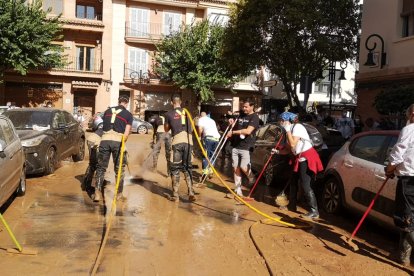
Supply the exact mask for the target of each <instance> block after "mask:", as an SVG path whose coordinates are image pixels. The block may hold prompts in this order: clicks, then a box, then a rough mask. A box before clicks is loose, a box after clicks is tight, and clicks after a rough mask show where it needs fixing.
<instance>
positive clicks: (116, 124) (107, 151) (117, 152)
mask: <svg viewBox="0 0 414 276" xmlns="http://www.w3.org/2000/svg"><path fill="white" fill-rule="evenodd" d="M132 121H133V117H132V114H131V113H130V112H129V111H128V110H126V109H125V107H123V106H122V105H119V106H116V107H112V108H108V109H107V110H106V111H105V113H104V115H103V131H104V133H103V135H102V140H101V143H100V145H99V154H98V168H97V170H96V184H95V189H99V191H101V192H102V189H103V183H104V179H105V172H106V169H107V168H108V165H109V159H110V157H111V155H112V159H113V161H114V169H115V179H117V174H118V166H119V161H120V160H119V157H120V156H121V142H122V135H123V134H124V132H125V127H126V126H127V125H132ZM123 159H124V160H123V162H122V169H121V180H120V183H119V188H118V194H121V193H122V192H123V188H124V171H125V165H126V162H127V160H126V154H124V158H123ZM98 199H99V198H98Z"/></svg>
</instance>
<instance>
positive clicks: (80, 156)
mask: <svg viewBox="0 0 414 276" xmlns="http://www.w3.org/2000/svg"><path fill="white" fill-rule="evenodd" d="M83 159H85V140H84V139H83V138H80V140H79V145H78V152H77V153H76V154H74V155H72V160H73V161H74V162H79V161H82V160H83Z"/></svg>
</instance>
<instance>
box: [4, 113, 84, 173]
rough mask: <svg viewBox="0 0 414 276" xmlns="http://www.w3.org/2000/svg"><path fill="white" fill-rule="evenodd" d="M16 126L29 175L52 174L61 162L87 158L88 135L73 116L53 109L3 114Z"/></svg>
mask: <svg viewBox="0 0 414 276" xmlns="http://www.w3.org/2000/svg"><path fill="white" fill-rule="evenodd" d="M3 115H5V116H7V117H8V118H9V119H10V120H11V121H12V122H13V124H14V127H15V128H16V131H17V134H18V135H19V137H20V140H21V143H22V145H23V147H24V152H25V155H26V173H27V174H38V173H44V174H51V173H53V172H54V171H55V168H56V166H57V164H58V162H59V161H60V160H63V159H65V158H68V157H72V159H73V161H75V162H76V161H81V160H83V159H84V157H85V132H84V131H83V130H82V127H81V126H80V124H79V122H77V121H76V120H75V118H73V116H72V114H70V113H69V112H67V111H65V110H59V109H54V108H24V109H12V110H8V111H6V112H4V113H3Z"/></svg>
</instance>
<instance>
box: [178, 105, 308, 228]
mask: <svg viewBox="0 0 414 276" xmlns="http://www.w3.org/2000/svg"><path fill="white" fill-rule="evenodd" d="M184 111H185V112H186V113H187V116H188V118H189V119H190V122H191V126H192V127H193V129H194V134H195V136H196V138H197V142H198V145H199V146H200V149H201V151H202V152H203V155H204V157H205V158H206V160H207V162H208V164H209V165H210V167H211V169H212V170H213V172H214V174H215V175H216V176H217V177H218V179H219V180H220V182H221V183H222V184H223V185H224V187H226V188H227V190H229V192H230V193H231V194H233V195H234V197H235V198H236V199H237V200H238V201H240V202H242V203H243V204H244V205H246V206H247V207H249V208H250V209H251V210H253V211H254V212H256V213H257V214H259V215H261V216H263V217H265V218H268V219H269V220H272V221H275V222H278V223H280V224H282V225H285V226H288V227H293V228H307V227H310V225H309V224H307V225H306V226H298V225H295V224H292V223H288V222H284V221H282V220H281V219H282V218H280V217H272V216H270V215H268V214H266V213H264V212H262V211H260V210H258V209H257V208H255V207H253V206H252V205H250V204H249V203H247V202H246V201H244V200H243V198H241V197H239V196H238V195H237V194H236V193H235V192H233V190H232V189H231V188H230V187H229V186H228V185H227V184H226V182H225V181H224V180H223V178H222V177H221V175H220V174H219V173H218V172H217V170H216V168H215V167H214V166H213V164H211V162H210V159H209V158H208V157H207V153H206V151H205V150H204V147H203V145H202V143H201V140H200V136H198V133H197V131H196V127H195V124H194V120H193V117H192V116H191V114H190V112H189V111H188V110H187V109H186V108H184Z"/></svg>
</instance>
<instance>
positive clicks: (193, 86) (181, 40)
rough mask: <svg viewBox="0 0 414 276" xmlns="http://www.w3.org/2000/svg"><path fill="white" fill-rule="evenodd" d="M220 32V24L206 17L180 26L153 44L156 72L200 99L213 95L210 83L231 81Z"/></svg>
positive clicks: (219, 83)
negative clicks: (223, 53) (179, 28)
mask: <svg viewBox="0 0 414 276" xmlns="http://www.w3.org/2000/svg"><path fill="white" fill-rule="evenodd" d="M223 35H224V28H223V27H221V26H219V25H216V24H210V23H209V22H208V21H207V20H203V21H201V22H198V23H195V24H192V25H187V26H184V27H183V30H182V31H180V32H176V33H173V34H172V35H170V36H167V37H165V38H164V39H163V40H162V41H161V42H160V43H159V44H157V45H156V47H157V51H158V53H157V55H156V57H155V59H156V66H155V71H156V73H157V74H159V75H160V76H161V78H162V79H163V80H165V81H167V82H171V83H173V84H175V85H177V86H178V87H180V88H181V89H189V90H191V91H193V92H194V93H196V95H197V97H198V99H199V100H200V101H201V102H205V101H208V100H211V99H214V92H213V90H212V87H214V86H228V85H230V84H232V83H233V82H234V78H233V77H232V76H231V74H230V73H229V70H228V69H227V67H226V66H225V64H224V62H223V61H222V55H221V54H222V51H221V49H222V42H223Z"/></svg>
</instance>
